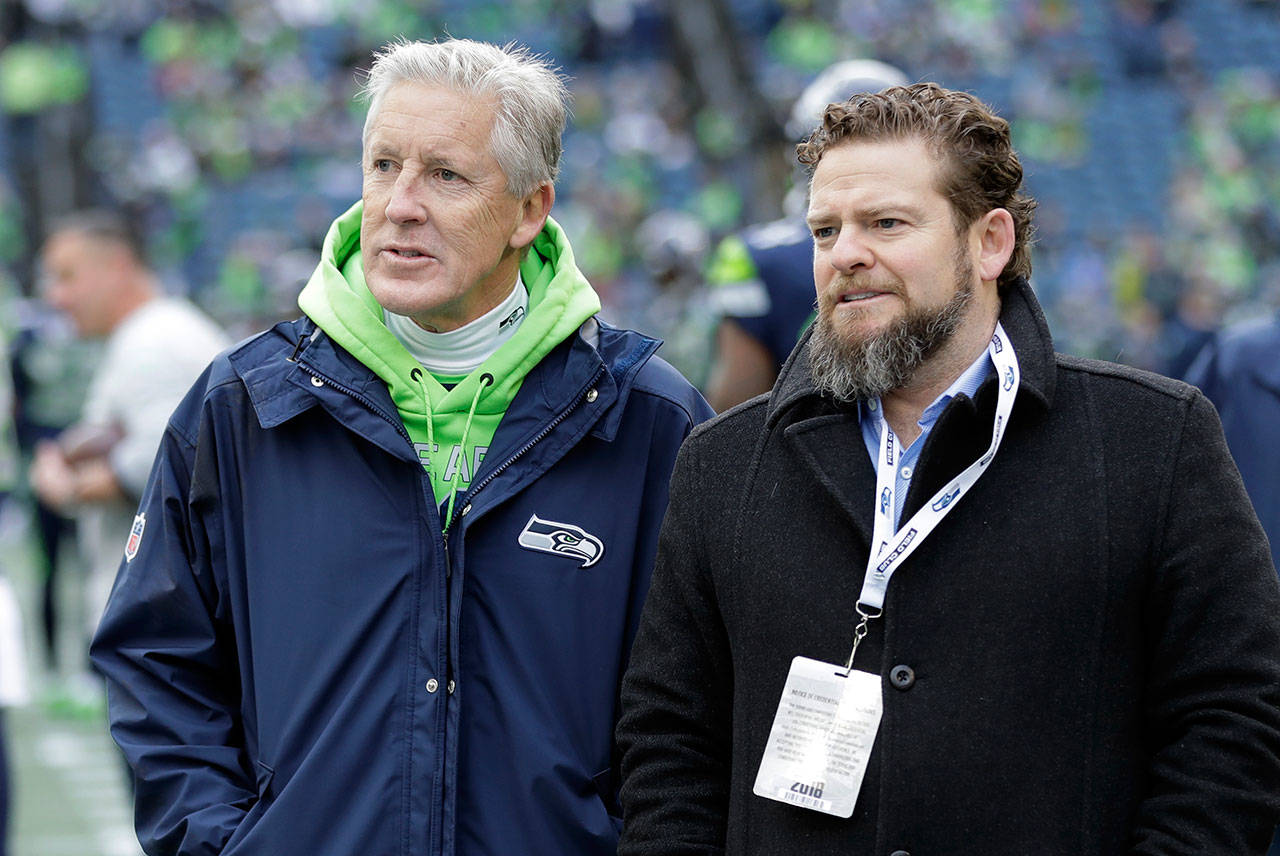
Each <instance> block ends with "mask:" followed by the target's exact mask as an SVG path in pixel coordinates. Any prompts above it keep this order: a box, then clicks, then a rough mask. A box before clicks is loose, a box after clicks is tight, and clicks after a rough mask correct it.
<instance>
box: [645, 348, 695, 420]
mask: <svg viewBox="0 0 1280 856" xmlns="http://www.w3.org/2000/svg"><path fill="white" fill-rule="evenodd" d="M631 391H632V393H633V394H640V395H646V396H651V397H653V398H655V399H658V400H659V401H662V402H664V403H666V404H668V405H670V406H672V407H674V408H676V409H677V410H679V411H681V412H683V413H684V415H685V416H686V417H687V418H688V419H689V422H690V423H691V424H694V425H696V424H698V423H699V422H703V421H705V420H706V419H707V418H708V417H709V416H710V415H711V413H712V411H711V407H710V405H708V404H707V402H706V400H705V399H704V398H703V397H702V394H701V393H699V392H698V390H697V389H696V388H694V386H693V384H691V383H689V381H688V380H686V379H685V376H684V375H682V374H680V372H679V371H678V370H677V369H676V368H675V366H673V365H671V364H670V363H668V362H667V361H666V360H664V359H662V358H661V357H659V356H652V357H650V358H649V359H648V360H647V361H645V364H644V365H643V366H641V367H640V370H639V371H638V372H636V376H635V379H634V380H633V381H632V383H631Z"/></svg>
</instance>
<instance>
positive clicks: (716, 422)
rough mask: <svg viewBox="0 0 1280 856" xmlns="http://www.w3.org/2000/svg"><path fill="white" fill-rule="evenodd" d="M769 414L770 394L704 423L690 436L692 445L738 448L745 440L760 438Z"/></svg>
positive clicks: (749, 401) (750, 400)
mask: <svg viewBox="0 0 1280 856" xmlns="http://www.w3.org/2000/svg"><path fill="white" fill-rule="evenodd" d="M768 413H769V393H767V392H766V393H763V394H761V395H757V396H756V397H755V398H749V399H747V400H746V401H744V402H742V403H741V404H736V405H734V406H733V407H730V408H729V409H728V410H726V411H724V412H723V413H720V414H718V415H716V416H715V417H713V418H711V419H709V420H707V421H706V422H703V423H702V424H701V425H699V426H698V427H696V428H694V429H693V432H692V433H691V434H690V435H689V442H690V443H699V444H711V445H719V444H721V443H726V444H730V445H733V446H735V447H737V448H739V449H741V448H742V447H741V446H738V444H739V443H741V442H742V440H743V439H744V438H747V439H750V438H755V437H758V436H759V434H760V432H761V431H763V430H764V425H765V418H766V416H768Z"/></svg>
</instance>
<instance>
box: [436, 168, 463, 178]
mask: <svg viewBox="0 0 1280 856" xmlns="http://www.w3.org/2000/svg"><path fill="white" fill-rule="evenodd" d="M439 176H440V180H441V181H457V180H458V179H459V178H461V176H460V175H458V174H457V173H456V172H454V171H453V170H451V169H441V170H440V172H439Z"/></svg>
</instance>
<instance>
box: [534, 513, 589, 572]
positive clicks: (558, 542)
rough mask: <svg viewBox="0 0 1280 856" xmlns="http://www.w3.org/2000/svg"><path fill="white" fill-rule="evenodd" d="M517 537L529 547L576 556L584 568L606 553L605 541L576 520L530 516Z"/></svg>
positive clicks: (556, 554) (555, 554) (538, 550)
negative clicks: (561, 520) (572, 521)
mask: <svg viewBox="0 0 1280 856" xmlns="http://www.w3.org/2000/svg"><path fill="white" fill-rule="evenodd" d="M516 541H517V542H518V543H519V544H520V546H521V547H524V548H525V549H526V550H534V551H536V552H538V553H550V554H551V555H553V556H565V557H567V558H570V559H575V560H577V561H579V562H581V563H582V565H581V566H582V567H584V568H589V567H591V566H592V565H594V564H595V563H596V562H598V561H600V557H601V556H603V555H604V543H603V542H602V541H601V540H600V539H599V538H597V537H596V536H594V535H592V534H591V533H590V532H587V531H586V530H585V529H583V528H581V527H579V526H574V525H573V524H572V523H556V522H555V521H554V520H543V519H542V518H541V517H539V516H538V515H536V514H535V515H533V516H532V517H530V518H529V522H528V523H526V524H525V525H524V529H522V530H521V531H520V537H519V538H517V539H516Z"/></svg>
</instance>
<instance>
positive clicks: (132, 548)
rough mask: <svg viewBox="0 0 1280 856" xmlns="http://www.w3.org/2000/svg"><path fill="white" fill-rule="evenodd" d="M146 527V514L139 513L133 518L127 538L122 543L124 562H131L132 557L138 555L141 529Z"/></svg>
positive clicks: (140, 543)
mask: <svg viewBox="0 0 1280 856" xmlns="http://www.w3.org/2000/svg"><path fill="white" fill-rule="evenodd" d="M146 528H147V515H146V514H139V515H138V516H137V517H135V518H133V526H132V527H131V528H130V529H129V540H128V541H126V542H125V544H124V560H125V561H126V562H132V561H133V557H134V556H136V555H138V547H139V546H141V545H142V530H143V529H146ZM117 543H118V542H117Z"/></svg>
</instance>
